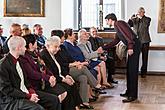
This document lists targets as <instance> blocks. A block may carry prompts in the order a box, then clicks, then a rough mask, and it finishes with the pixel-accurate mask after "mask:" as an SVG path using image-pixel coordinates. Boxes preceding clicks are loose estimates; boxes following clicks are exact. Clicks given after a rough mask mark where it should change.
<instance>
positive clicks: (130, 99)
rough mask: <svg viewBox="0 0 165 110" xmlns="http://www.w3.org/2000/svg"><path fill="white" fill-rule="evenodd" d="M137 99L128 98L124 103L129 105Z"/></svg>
mask: <svg viewBox="0 0 165 110" xmlns="http://www.w3.org/2000/svg"><path fill="white" fill-rule="evenodd" d="M136 99H137V98H134V97H128V98H127V99H124V100H122V102H123V103H129V102H133V101H135V100H136Z"/></svg>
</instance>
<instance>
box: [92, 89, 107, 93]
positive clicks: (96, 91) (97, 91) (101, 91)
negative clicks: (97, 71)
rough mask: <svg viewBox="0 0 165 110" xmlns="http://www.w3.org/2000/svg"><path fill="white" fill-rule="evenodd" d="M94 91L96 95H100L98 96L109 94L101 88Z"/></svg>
mask: <svg viewBox="0 0 165 110" xmlns="http://www.w3.org/2000/svg"><path fill="white" fill-rule="evenodd" d="M93 91H94V92H95V93H98V94H106V93H107V92H105V91H103V90H101V89H99V88H94V89H93Z"/></svg>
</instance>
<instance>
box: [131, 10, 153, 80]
mask: <svg viewBox="0 0 165 110" xmlns="http://www.w3.org/2000/svg"><path fill="white" fill-rule="evenodd" d="M150 22H151V18H150V17H147V16H145V9H144V8H143V7H140V8H139V10H138V14H137V15H133V16H132V17H131V19H129V21H128V23H129V25H130V26H132V27H133V29H134V31H135V33H136V34H137V36H138V38H139V40H140V42H141V52H142V66H141V77H142V78H145V77H146V74H147V65H148V51H149V46H150V42H151V38H150V34H149V26H150Z"/></svg>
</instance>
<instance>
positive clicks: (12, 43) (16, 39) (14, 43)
mask: <svg viewBox="0 0 165 110" xmlns="http://www.w3.org/2000/svg"><path fill="white" fill-rule="evenodd" d="M7 45H8V47H9V50H10V51H14V50H15V49H16V48H17V47H19V46H23V45H26V41H25V39H24V38H22V37H20V36H12V37H11V38H9V40H8V43H7Z"/></svg>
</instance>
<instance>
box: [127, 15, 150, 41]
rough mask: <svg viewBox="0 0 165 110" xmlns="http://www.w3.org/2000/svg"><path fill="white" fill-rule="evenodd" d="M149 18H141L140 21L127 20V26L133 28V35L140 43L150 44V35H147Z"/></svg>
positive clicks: (134, 19)
mask: <svg viewBox="0 0 165 110" xmlns="http://www.w3.org/2000/svg"><path fill="white" fill-rule="evenodd" d="M150 22H151V18H149V17H146V16H143V17H142V19H139V18H138V17H136V18H133V19H129V21H128V24H129V25H130V26H133V29H134V31H135V33H136V34H137V35H138V38H139V40H140V41H141V43H148V42H151V38H150V34H149V26H150Z"/></svg>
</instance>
